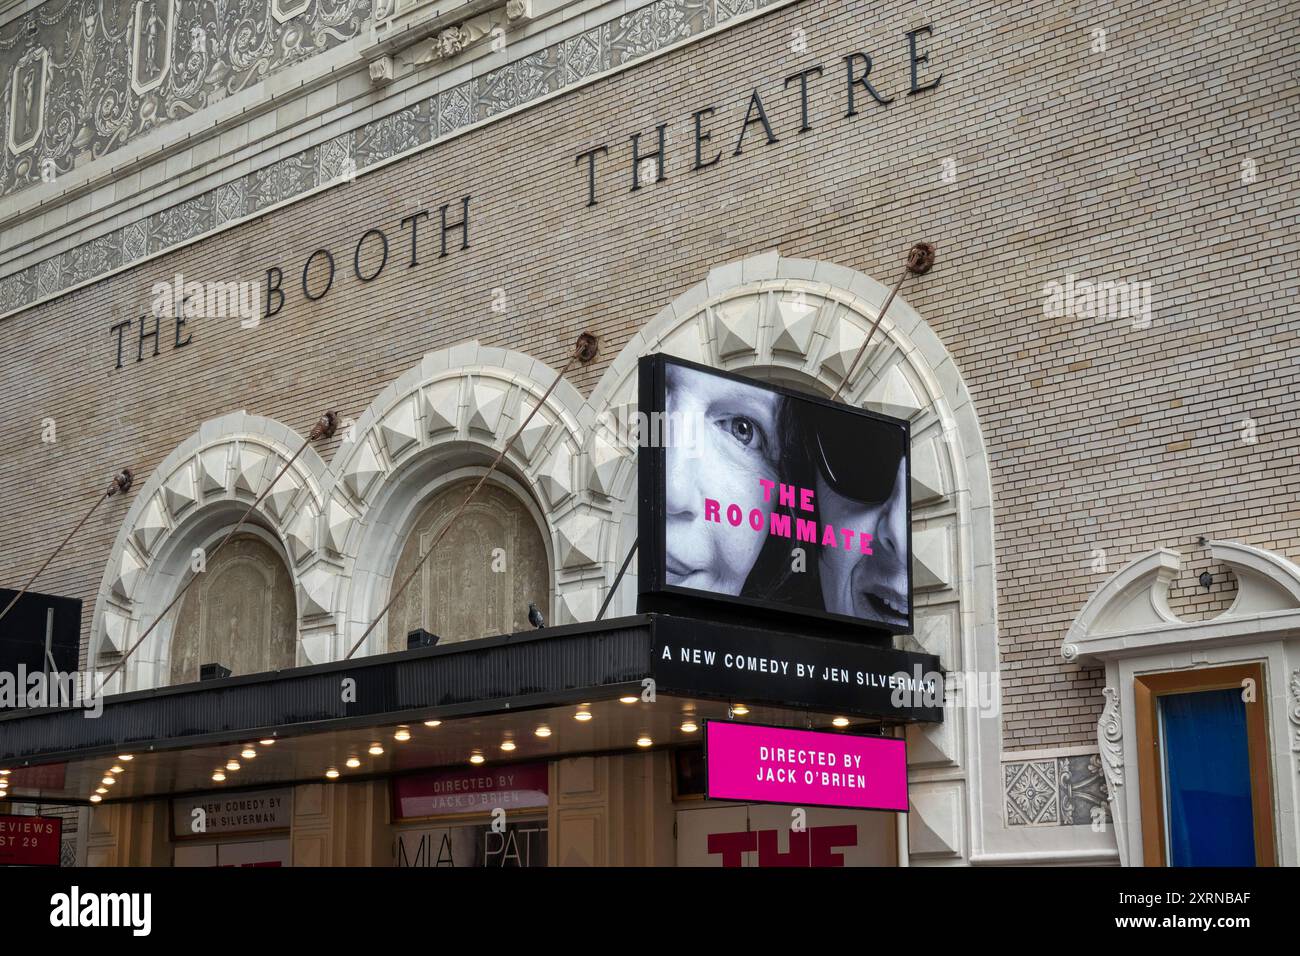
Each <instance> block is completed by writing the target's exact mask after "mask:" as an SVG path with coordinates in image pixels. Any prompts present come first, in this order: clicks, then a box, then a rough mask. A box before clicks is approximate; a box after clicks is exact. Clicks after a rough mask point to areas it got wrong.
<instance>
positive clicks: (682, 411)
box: [664, 364, 785, 595]
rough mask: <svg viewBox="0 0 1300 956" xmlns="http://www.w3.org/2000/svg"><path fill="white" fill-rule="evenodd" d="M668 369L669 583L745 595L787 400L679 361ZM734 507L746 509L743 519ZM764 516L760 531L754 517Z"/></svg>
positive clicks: (758, 546)
mask: <svg viewBox="0 0 1300 956" xmlns="http://www.w3.org/2000/svg"><path fill="white" fill-rule="evenodd" d="M666 375H667V381H666V396H665V412H666V418H667V422H668V426H667V433H668V436H669V437H668V441H667V448H666V449H665V452H664V456H665V463H664V470H665V478H666V485H667V492H666V512H667V514H666V519H665V520H666V527H665V536H664V537H665V582H666V583H667V584H670V585H676V586H679V587H688V588H696V589H699V590H702V591H711V592H714V593H717V594H728V595H739V594H740V593H741V592H742V590H743V588H744V586H745V581H746V579H747V578H748V577H749V573H750V571H751V569H752V568H753V567H754V562H755V561H756V560H757V559H758V555H759V552H760V551H761V550H762V548H763V544H764V542H765V540H766V537H767V536H766V526H767V525H766V523H767V516H768V515H769V514H770V513H771V511H772V508H773V505H774V502H773V500H770V499H771V498H772V496H771V495H768V496H767V497H768V498H769V500H767V501H765V500H764V497H765V496H764V488H763V485H762V483H761V482H762V481H763V480H767V481H769V482H770V481H772V480H774V479H775V478H776V474H777V464H778V462H779V461H780V457H781V445H780V443H781V440H782V436H780V435H779V434H778V433H777V432H778V422H779V420H780V406H781V403H782V402H783V401H785V399H784V398H783V397H782V396H781V395H779V394H777V393H775V392H771V391H768V390H766V389H762V388H758V387H756V386H753V385H749V384H746V383H744V382H736V381H733V380H731V379H728V378H723V377H721V376H716V375H709V374H707V373H705V372H701V371H698V370H696V369H690V368H683V367H682V366H679V365H673V364H669V365H667V366H666ZM709 502H712V503H713V506H716V508H717V509H718V510H713V511H710V510H708V509H709V508H710V507H713V506H709V505H708V503H709ZM729 507H730V508H734V509H738V510H737V511H732V514H733V515H735V514H742V515H743V516H744V520H742V521H741V522H740V523H739V524H738V525H737V524H734V523H732V522H730V521H728V520H727V511H728V509H729ZM755 512H757V514H755ZM759 516H761V518H762V529H763V532H762V533H759V532H757V531H755V530H754V528H753V527H752V526H751V524H750V520H751V519H753V520H755V521H756V520H758V517H759Z"/></svg>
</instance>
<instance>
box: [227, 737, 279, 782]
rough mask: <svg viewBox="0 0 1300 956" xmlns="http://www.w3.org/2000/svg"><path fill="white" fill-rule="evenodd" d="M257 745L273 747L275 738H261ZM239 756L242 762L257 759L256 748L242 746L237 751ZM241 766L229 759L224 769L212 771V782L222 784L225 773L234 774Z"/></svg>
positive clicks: (249, 745) (246, 745) (250, 745)
mask: <svg viewBox="0 0 1300 956" xmlns="http://www.w3.org/2000/svg"><path fill="white" fill-rule="evenodd" d="M258 744H260V745H261V746H263V747H271V746H274V745H275V738H274V737H263V738H262V739H261V740H259V741H258ZM239 756H240V757H242V758H243V759H244V760H255V759H256V758H257V748H256V747H254V746H253V745H252V744H244V748H243V749H242V750H240V751H239ZM241 766H242V765H241V764H240V762H239V761H238V760H237V759H236V758H234V757H231V758H230V759H229V760H227V761H226V765H225V766H224V767H218V768H217V769H216V770H214V771H212V780H213V782H214V783H223V782H224V781H225V779H226V772H227V771H229V772H230V773H234V772H235V771H237V770H239V768H240V767H241Z"/></svg>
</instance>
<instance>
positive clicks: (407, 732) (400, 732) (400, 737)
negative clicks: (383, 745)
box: [393, 726, 411, 743]
mask: <svg viewBox="0 0 1300 956" xmlns="http://www.w3.org/2000/svg"><path fill="white" fill-rule="evenodd" d="M393 739H394V740H397V741H401V742H403V743H405V742H406V741H408V740H410V739H411V728H410V727H406V726H402V727H398V728H397V731H396V732H395V733H394V734H393Z"/></svg>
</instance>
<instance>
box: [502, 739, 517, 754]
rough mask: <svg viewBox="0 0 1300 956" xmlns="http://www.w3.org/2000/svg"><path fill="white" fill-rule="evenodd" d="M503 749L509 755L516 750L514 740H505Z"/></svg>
mask: <svg viewBox="0 0 1300 956" xmlns="http://www.w3.org/2000/svg"><path fill="white" fill-rule="evenodd" d="M501 749H502V750H504V751H506V752H507V753H509V752H510V751H512V750H514V749H515V742H514V741H513V740H503V741H501Z"/></svg>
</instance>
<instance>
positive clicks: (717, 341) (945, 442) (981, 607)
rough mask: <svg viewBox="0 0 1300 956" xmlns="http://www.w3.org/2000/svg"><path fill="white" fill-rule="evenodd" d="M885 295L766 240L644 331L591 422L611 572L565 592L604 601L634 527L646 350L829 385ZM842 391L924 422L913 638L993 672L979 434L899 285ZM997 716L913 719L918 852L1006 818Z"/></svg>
mask: <svg viewBox="0 0 1300 956" xmlns="http://www.w3.org/2000/svg"><path fill="white" fill-rule="evenodd" d="M887 294H888V289H887V288H886V286H885V285H883V284H882V283H880V282H877V281H875V280H874V279H871V278H869V277H867V276H865V275H863V274H862V273H859V272H856V271H854V270H852V269H847V268H844V267H842V266H838V265H833V264H830V263H825V262H818V261H813V260H807V259H792V258H785V257H782V256H781V255H780V254H779V253H776V252H770V253H765V254H763V255H759V256H755V257H753V258H749V259H745V260H743V261H740V262H734V263H730V264H728V265H724V266H720V267H718V268H715V269H713V270H712V271H711V272H710V273H709V275H708V277H707V278H706V279H705V280H704V281H703V282H700V283H698V284H697V285H695V286H693V287H692V288H690V289H689V290H687V291H686V292H685V293H683V294H682V295H680V296H679V297H678V298H676V299H675V300H673V302H671V303H670V304H668V305H666V306H665V307H664V308H663V309H662V310H661V311H660V312H659V313H658V314H657V315H656V316H655V317H654V318H653V319H652V320H651V321H650V322H649V323H647V325H646V326H645V327H644V328H643V329H641V330H640V331H639V332H638V333H637V334H636V335H634V336H633V337H632V339H631V341H629V342H628V344H627V345H626V346H625V347H624V348H623V350H622V351H621V352H620V353H619V355H618V356H617V357H616V358H615V359H614V361H613V362H612V363H611V365H610V367H609V368H608V370H607V371H606V372H605V374H604V376H603V377H602V378H601V380H600V382H599V384H598V385H597V387H596V389H595V391H594V392H593V393H592V396H591V398H590V400H589V404H590V406H591V411H592V421H593V427H592V428H591V429H590V430H589V431H588V433H587V435H586V438H585V441H584V447H583V456H582V465H583V476H582V477H583V483H584V486H585V488H586V489H587V491H588V492H589V498H588V508H589V509H590V511H591V513H593V514H594V515H596V516H597V520H599V521H600V522H601V523H602V524H606V525H608V526H609V527H607V528H602V529H601V530H600V531H599V532H598V533H595V534H593V535H592V539H593V541H598V542H599V563H600V566H601V567H602V568H604V569H605V570H606V573H605V574H604V575H603V576H594V577H593V578H592V579H591V580H590V583H588V584H586V585H585V586H586V587H587V588H588V590H587V591H586V592H585V593H580V592H571V593H570V594H569V595H568V601H569V602H570V605H571V607H572V608H573V609H574V610H575V611H576V612H578V613H582V614H585V613H587V612H588V611H590V612H591V616H594V612H595V609H596V608H598V607H599V604H600V602H601V600H603V598H604V597H605V596H606V594H607V593H608V587H609V585H610V583H611V581H612V578H613V575H614V574H615V573H616V571H617V569H618V567H619V566H620V564H621V563H622V560H623V558H624V556H625V555H626V554H627V552H628V549H629V548H630V547H631V545H632V542H633V541H634V540H635V538H636V534H637V524H636V504H637V501H636V467H635V461H636V456H635V448H634V447H632V446H631V445H630V444H629V442H628V441H627V440H625V439H626V436H627V435H628V431H627V430H626V427H625V426H626V423H627V422H628V421H629V420H630V418H631V417H632V416H633V415H634V413H635V411H636V406H637V360H638V359H639V358H640V357H641V356H643V355H647V354H651V353H654V352H660V351H662V352H667V353H670V354H673V355H676V356H678V357H681V358H684V359H689V360H691V361H695V362H701V363H703V364H706V365H710V366H713V367H716V368H721V369H725V370H729V371H738V372H744V371H747V370H758V369H765V370H766V372H767V375H766V377H769V378H776V379H778V380H780V381H782V382H783V383H785V384H792V383H795V382H798V383H801V384H803V385H804V386H805V387H812V388H814V389H816V390H820V391H822V392H824V393H825V394H827V395H829V394H830V393H832V392H833V391H834V390H835V389H836V388H837V387H838V386H839V385H840V383H841V382H842V381H843V377H844V375H845V374H846V373H847V371H848V367H849V365H850V363H851V362H852V360H853V356H854V355H855V353H856V352H857V350H858V348H859V346H861V344H862V342H863V341H864V339H865V338H866V335H867V332H868V330H869V329H870V327H871V325H872V323H873V322H874V321H875V319H876V317H877V316H878V314H879V310H880V308H881V306H882V305H883V303H884V300H885V298H886V296H887ZM840 398H841V400H842V401H846V402H849V403H851V404H855V405H859V406H862V407H866V408H870V409H873V410H876V411H881V412H884V413H887V414H890V415H894V416H896V417H899V418H906V419H908V420H909V421H910V422H911V424H912V498H913V531H912V534H913V548H912V551H913V578H914V589H915V592H916V593H915V605H916V631H915V635H914V636H909V637H906V638H903V639H902V643H903V644H904V646H906V647H909V648H911V649H916V650H924V651H926V652H928V653H933V654H937V655H938V656H939V658H940V660H941V662H942V665H943V667H944V669H945V670H946V671H950V672H951V671H966V672H980V673H986V674H992V673H994V672H996V670H997V666H998V662H997V643H996V617H995V603H994V594H995V582H994V552H993V510H992V491H991V484H990V479H989V469H988V458H987V453H986V451H985V445H984V440H983V435H982V433H981V430H980V426H979V421H978V417H977V415H976V412H975V406H974V403H973V402H972V400H971V397H970V394H969V392H968V391H967V389H966V385H965V383H964V381H963V379H962V376H961V374H960V372H959V371H958V369H957V367H956V364H955V363H954V361H953V359H952V357H951V356H950V355H949V354H948V352H947V351H946V350H945V349H944V347H943V345H942V344H941V343H940V341H939V338H938V336H937V335H935V333H934V332H933V331H932V330H931V329H930V327H929V326H928V325H927V324H926V323H925V321H924V320H923V319H922V318H921V316H920V315H919V314H917V312H916V311H915V310H914V309H912V308H911V306H909V305H908V304H907V302H906V301H905V300H904V299H903V298H901V297H899V298H896V299H895V300H894V303H893V304H892V305H891V306H890V311H889V313H888V315H887V316H886V317H885V319H884V320H883V322H882V323H881V325H880V328H879V330H878V331H877V333H876V336H875V338H874V339H873V340H872V344H871V345H870V346H869V348H868V350H867V351H866V353H865V354H864V356H863V358H862V359H861V361H860V362H859V364H858V367H857V369H856V370H855V372H854V375H853V377H852V379H851V380H850V381H849V382H847V383H846V384H845V387H844V390H843V391H842V392H841V395H840ZM635 568H636V565H635V562H634V564H633V565H632V566H631V568H630V569H629V572H628V576H627V577H626V578H625V579H624V582H623V583H622V585H621V586H620V588H619V591H618V593H617V594H616V595H615V596H614V597H613V599H612V600H611V604H610V610H609V614H610V615H615V614H620V613H624V614H625V613H631V612H632V611H633V610H634V608H635V603H636V589H637V585H636V580H635ZM588 619H590V618H588ZM989 725H991V726H989ZM998 725H999V722H998V721H989V720H983V721H976V720H969V719H968V717H967V714H966V713H965V712H964V711H963V709H962V708H950V709H949V710H948V715H947V719H946V720H945V722H944V723H943V724H942V725H940V726H930V727H926V728H924V729H917V728H913V730H912V731H911V732H910V733H909V740H910V742H911V748H910V752H911V758H910V762H911V765H912V767H913V788H912V794H913V807H914V809H915V810H917V811H918V819H921V820H924V824H923V826H924V827H925V830H926V832H927V840H928V842H927V843H926V845H925V846H924V847H914V848H913V856H914V857H917V856H921V857H925V856H930V857H933V858H936V859H943V858H954V857H961V856H968V857H969V856H974V855H975V854H977V853H978V852H980V849H981V844H982V842H983V830H984V827H985V826H986V825H987V826H990V827H991V826H995V825H996V826H1001V822H1000V820H997V821H996V822H995V821H994V820H993V819H990V820H988V821H986V820H985V818H984V815H985V809H984V808H985V807H988V808H992V809H991V811H990V814H991V817H992V818H996V816H997V811H996V808H997V807H999V806H1000V805H1001V804H1000V800H1001V792H1000V773H999V771H998V761H999V757H1000V748H1001V742H1000V733H999V726H998ZM981 765H983V767H984V768H985V769H984V770H983V771H981ZM963 778H964V779H963Z"/></svg>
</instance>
